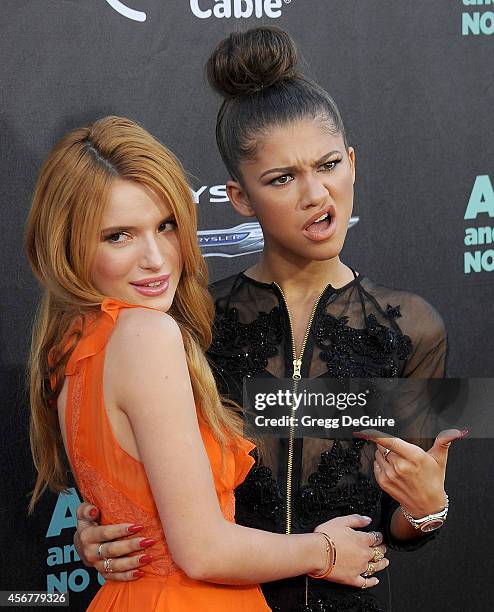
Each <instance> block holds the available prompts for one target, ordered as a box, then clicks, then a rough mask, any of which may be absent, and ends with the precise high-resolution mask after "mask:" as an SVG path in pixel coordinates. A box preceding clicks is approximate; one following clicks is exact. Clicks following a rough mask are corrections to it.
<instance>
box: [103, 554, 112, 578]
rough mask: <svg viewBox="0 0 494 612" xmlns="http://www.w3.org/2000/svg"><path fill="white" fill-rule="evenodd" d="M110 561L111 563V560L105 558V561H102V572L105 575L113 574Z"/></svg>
mask: <svg viewBox="0 0 494 612" xmlns="http://www.w3.org/2000/svg"><path fill="white" fill-rule="evenodd" d="M112 561H113V559H112V558H111V557H109V558H106V557H105V560H104V561H103V567H104V570H105V573H106V574H109V573H111V572H113V569H112V568H111V562H112Z"/></svg>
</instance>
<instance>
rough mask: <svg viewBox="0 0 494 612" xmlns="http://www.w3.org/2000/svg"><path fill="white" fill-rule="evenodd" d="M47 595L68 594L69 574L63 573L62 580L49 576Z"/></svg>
mask: <svg viewBox="0 0 494 612" xmlns="http://www.w3.org/2000/svg"><path fill="white" fill-rule="evenodd" d="M46 591H47V593H55V592H57V593H66V592H67V572H62V573H61V574H60V578H57V577H56V576H55V574H48V576H47V577H46Z"/></svg>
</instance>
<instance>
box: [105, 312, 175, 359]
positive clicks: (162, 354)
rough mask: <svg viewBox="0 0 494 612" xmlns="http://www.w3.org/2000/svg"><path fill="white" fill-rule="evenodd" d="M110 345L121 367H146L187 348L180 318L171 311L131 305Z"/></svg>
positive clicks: (119, 323)
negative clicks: (166, 311)
mask: <svg viewBox="0 0 494 612" xmlns="http://www.w3.org/2000/svg"><path fill="white" fill-rule="evenodd" d="M109 349H110V352H111V356H112V357H113V358H114V359H116V360H118V365H119V367H121V368H125V367H132V368H135V367H139V368H142V367H147V366H148V365H149V363H150V362H156V361H158V362H161V363H162V362H163V361H164V360H165V359H167V358H169V356H170V355H171V354H177V351H179V352H181V351H183V341H182V335H181V333H180V328H179V326H178V324H177V322H176V321H175V320H174V319H173V317H171V316H170V315H169V314H167V313H164V312H160V311H158V310H150V309H148V308H128V309H126V310H123V311H122V312H121V313H120V316H119V318H118V320H117V324H116V325H115V329H114V330H113V334H112V337H111V340H110V343H109Z"/></svg>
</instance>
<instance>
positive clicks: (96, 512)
mask: <svg viewBox="0 0 494 612" xmlns="http://www.w3.org/2000/svg"><path fill="white" fill-rule="evenodd" d="M89 516H90V517H91V518H96V517H97V516H98V511H97V510H96V508H91V510H90V511H89Z"/></svg>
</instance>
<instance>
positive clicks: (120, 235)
mask: <svg viewBox="0 0 494 612" xmlns="http://www.w3.org/2000/svg"><path fill="white" fill-rule="evenodd" d="M121 238H123V240H122V239H121ZM125 238H128V236H127V234H125V233H124V232H117V233H115V234H110V235H109V236H107V237H106V238H105V240H106V241H107V242H113V243H118V242H125Z"/></svg>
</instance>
